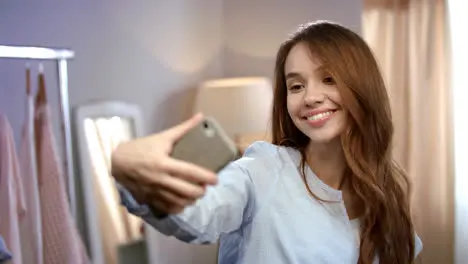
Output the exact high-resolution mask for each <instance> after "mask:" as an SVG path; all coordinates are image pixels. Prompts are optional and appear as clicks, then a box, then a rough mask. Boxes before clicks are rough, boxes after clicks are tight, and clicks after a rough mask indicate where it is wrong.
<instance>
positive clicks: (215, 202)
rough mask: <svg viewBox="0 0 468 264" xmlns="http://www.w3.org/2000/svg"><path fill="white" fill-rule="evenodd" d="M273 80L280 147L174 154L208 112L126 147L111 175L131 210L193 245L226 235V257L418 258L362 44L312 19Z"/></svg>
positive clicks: (391, 261) (377, 83)
mask: <svg viewBox="0 0 468 264" xmlns="http://www.w3.org/2000/svg"><path fill="white" fill-rule="evenodd" d="M274 89H275V90H274V102H273V111H272V124H273V126H272V135H273V142H272V144H271V143H267V142H255V143H254V144H252V145H251V146H250V147H249V149H248V150H247V151H246V153H245V154H244V156H243V157H242V158H240V159H238V160H236V161H234V162H232V163H231V164H229V165H228V166H226V167H225V168H224V169H223V170H222V171H221V172H219V173H218V175H214V174H213V173H212V172H209V171H206V170H204V169H203V168H199V167H197V166H195V165H193V164H188V163H185V162H183V161H179V160H174V159H172V158H170V156H169V155H170V152H171V149H172V146H173V144H174V142H176V141H177V139H178V138H180V137H181V136H182V135H183V134H184V133H185V132H186V131H188V130H189V129H190V128H191V127H193V126H194V125H196V124H197V122H199V121H200V118H201V116H200V115H197V116H195V117H193V118H192V119H190V120H188V121H186V122H184V123H183V124H181V125H179V126H177V127H174V128H172V129H169V130H167V131H164V132H162V133H160V134H156V135H152V136H149V137H147V138H142V139H137V140H135V141H131V142H128V143H125V144H122V145H121V146H120V147H119V148H118V149H117V150H116V151H115V152H114V155H113V175H114V177H115V178H116V180H117V181H118V182H119V184H120V185H119V189H120V194H121V197H122V201H123V204H124V205H125V206H126V207H127V208H128V210H129V212H131V213H133V214H135V215H138V216H140V217H142V218H143V219H145V220H146V221H147V222H148V223H150V224H151V225H152V226H154V227H155V228H156V229H157V230H159V231H160V232H161V233H163V234H166V235H171V236H175V237H177V238H178V239H180V240H182V241H185V242H189V243H211V242H215V241H217V240H218V239H219V241H220V249H219V250H220V252H219V263H222V264H226V263H255V264H257V263H268V264H275V263H278V264H280V263H281V264H284V263H301V264H303V263H314V264H315V263H337V264H344V263H362V264H367V263H369V264H370V263H382V264H395V263H401V264H406V263H413V261H414V259H415V257H416V256H417V255H418V253H419V252H420V251H421V249H422V243H421V241H420V240H419V238H418V237H417V235H416V234H415V232H414V227H413V224H412V221H411V214H410V206H409V198H408V197H409V194H408V193H409V185H410V184H409V182H408V178H407V176H406V174H405V173H404V172H403V171H402V170H401V169H400V167H399V166H398V165H397V164H396V163H395V162H394V161H393V160H392V151H391V147H392V136H393V125H392V117H391V112H390V106H389V98H388V96H387V92H386V88H385V85H384V81H383V79H382V76H381V73H380V72H379V69H378V66H377V63H376V61H375V59H374V57H373V55H372V53H371V50H370V49H369V47H368V46H367V45H366V43H365V42H364V41H363V40H362V39H361V38H360V37H359V36H358V35H357V34H355V33H353V32H352V31H350V30H348V29H346V28H344V27H342V26H340V25H337V24H334V23H330V22H323V21H321V22H316V23H312V24H307V25H304V26H302V27H300V28H299V30H298V31H297V32H295V33H294V34H293V35H292V36H291V37H290V38H289V39H287V40H286V41H285V42H284V43H283V44H282V45H281V47H280V49H279V52H278V54H277V59H276V67H275V80H274ZM233 111H235V110H233Z"/></svg>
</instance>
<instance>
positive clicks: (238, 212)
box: [117, 157, 254, 244]
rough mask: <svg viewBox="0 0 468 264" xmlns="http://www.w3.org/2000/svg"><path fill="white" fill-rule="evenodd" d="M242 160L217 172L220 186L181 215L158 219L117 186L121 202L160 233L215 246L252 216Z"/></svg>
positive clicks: (248, 180) (248, 182) (248, 181)
mask: <svg viewBox="0 0 468 264" xmlns="http://www.w3.org/2000/svg"><path fill="white" fill-rule="evenodd" d="M243 159H248V158H245V157H244V158H241V159H240V160H237V161H235V162H232V163H230V164H229V165H227V166H226V167H225V168H224V169H223V170H222V171H221V172H220V173H218V177H219V179H218V183H217V185H215V186H209V187H208V188H207V191H206V193H205V195H204V196H203V197H202V198H201V199H199V200H198V201H197V202H196V203H195V204H194V205H192V206H189V207H186V208H185V209H184V211H182V212H181V213H179V214H174V215H168V216H166V217H163V218H160V217H157V216H156V215H155V214H154V213H153V212H152V211H151V209H150V208H149V206H147V205H144V204H138V202H137V201H136V200H135V199H134V198H133V197H132V195H131V194H130V192H129V191H128V190H126V189H125V188H124V187H123V186H120V185H117V188H118V190H119V193H120V197H121V202H122V204H123V205H124V206H125V207H126V208H127V210H128V212H130V213H131V214H133V215H136V216H139V217H141V218H142V219H143V220H145V221H146V222H147V223H149V224H150V225H151V226H153V227H154V228H156V229H157V230H158V231H159V232H160V233H162V234H165V235H167V236H174V237H176V238H177V239H179V240H181V241H184V242H187V243H194V244H208V243H214V242H216V241H217V240H218V238H219V236H220V234H222V233H229V232H232V231H234V230H237V229H239V228H240V227H241V225H242V224H243V223H244V222H245V221H248V220H249V219H250V217H251V215H252V213H251V212H252V207H253V202H254V198H253V197H254V194H253V192H254V191H253V189H254V188H253V182H252V179H251V177H250V175H249V173H248V171H247V169H245V168H244V166H242V165H241V164H242V162H243Z"/></svg>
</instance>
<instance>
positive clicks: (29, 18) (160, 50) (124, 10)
mask: <svg viewBox="0 0 468 264" xmlns="http://www.w3.org/2000/svg"><path fill="white" fill-rule="evenodd" d="M221 16H222V1H218V0H171V1H165V0H143V1H124V0H118V1H117V0H107V1H71V0H65V1H53V0H43V1H24V0H23V1H22V0H9V1H8V0H7V1H0V43H1V44H9V45H40V46H52V47H70V48H72V49H73V50H74V51H76V59H74V60H73V61H72V62H71V63H70V71H69V73H70V102H71V104H72V106H75V105H78V104H82V103H85V102H88V101H89V100H98V99H115V100H124V101H126V102H129V103H135V104H138V105H140V106H141V108H142V110H143V112H144V117H145V120H146V124H145V125H146V126H147V129H148V130H149V131H156V130H160V129H162V128H164V127H167V126H170V125H172V124H176V123H178V122H179V121H181V120H182V119H183V118H186V117H187V114H188V112H189V111H190V102H191V96H192V95H193V92H192V91H193V88H194V87H195V85H196V84H197V83H199V82H200V81H202V80H204V79H206V78H213V77H219V76H221V75H222V64H221V62H222V61H221V56H220V54H221V51H222V49H221V43H222V42H221V41H222V37H221V34H222V31H221V27H222V24H221V21H222V17H221ZM24 66H25V61H16V60H0V80H1V84H0V111H2V112H5V113H6V114H7V116H8V118H9V120H10V122H11V123H12V126H13V129H14V132H15V136H16V139H17V141H18V140H19V136H20V126H21V124H22V122H23V115H24V111H23V104H24V94H25V89H24V77H23V74H24V71H23V69H24ZM31 66H32V67H34V69H35V70H36V69H37V63H36V62H31ZM44 66H45V72H46V74H47V82H48V84H49V85H48V95H49V99H50V101H51V105H52V108H53V111H52V113H53V116H54V119H55V120H56V121H57V122H55V124H57V128H56V130H57V133H58V118H59V115H58V98H57V96H58V88H57V85H56V77H57V75H56V72H55V65H54V64H53V63H50V62H48V63H45V64H44ZM34 76H35V75H34ZM34 78H35V77H34ZM158 242H159V243H157V244H155V245H154V251H153V253H154V255H156V256H157V257H158V258H160V261H158V262H157V263H158V264H159V263H163V264H164V263H190V262H189V261H185V260H187V259H189V260H190V259H192V260H193V261H195V263H210V262H211V263H212V262H213V260H214V258H215V257H214V256H215V250H216V248H215V247H211V248H210V247H204V248H203V250H196V249H194V248H193V247H192V246H188V245H184V244H182V243H180V242H176V241H174V239H171V238H164V239H160V241H158ZM166 259H167V260H166ZM179 260H180V261H179Z"/></svg>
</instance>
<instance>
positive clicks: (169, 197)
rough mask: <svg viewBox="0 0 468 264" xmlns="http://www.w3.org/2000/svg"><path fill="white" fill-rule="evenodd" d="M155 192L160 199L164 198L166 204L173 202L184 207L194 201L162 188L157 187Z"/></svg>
mask: <svg viewBox="0 0 468 264" xmlns="http://www.w3.org/2000/svg"><path fill="white" fill-rule="evenodd" d="M157 194H158V195H159V196H160V198H161V199H162V200H164V201H165V202H166V203H168V204H174V205H177V206H182V207H186V206H188V205H191V204H193V203H194V202H195V199H187V198H184V197H180V196H178V195H177V194H174V193H171V192H168V191H166V190H164V189H158V190H157Z"/></svg>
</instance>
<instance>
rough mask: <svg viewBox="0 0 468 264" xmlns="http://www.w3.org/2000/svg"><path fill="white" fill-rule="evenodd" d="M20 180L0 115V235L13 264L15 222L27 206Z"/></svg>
mask: <svg viewBox="0 0 468 264" xmlns="http://www.w3.org/2000/svg"><path fill="white" fill-rule="evenodd" d="M20 177H21V175H20V170H19V165H18V157H17V156H16V146H15V141H14V137H13V131H12V129H11V126H10V123H9V121H8V119H7V118H6V116H5V115H4V114H2V113H0V235H1V236H2V237H3V239H4V240H5V243H6V245H7V247H8V248H9V249H10V251H11V255H12V256H13V258H12V260H11V262H9V263H12V264H22V258H21V239H20V231H19V225H18V223H19V222H20V221H21V220H22V218H23V216H24V214H25V212H26V205H25V201H24V193H23V187H22V183H21V178H20Z"/></svg>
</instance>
